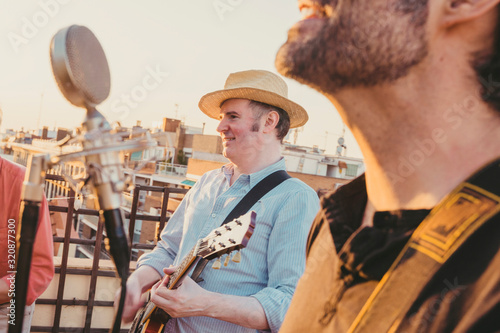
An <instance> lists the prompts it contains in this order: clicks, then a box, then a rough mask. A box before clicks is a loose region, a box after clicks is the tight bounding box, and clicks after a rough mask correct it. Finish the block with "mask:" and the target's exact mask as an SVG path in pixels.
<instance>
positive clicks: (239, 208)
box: [191, 170, 291, 282]
mask: <svg viewBox="0 0 500 333" xmlns="http://www.w3.org/2000/svg"><path fill="white" fill-rule="evenodd" d="M288 178H291V177H290V175H289V174H288V173H287V172H286V171H285V170H278V171H275V172H273V173H271V174H270V175H268V176H267V177H265V178H264V179H262V180H261V181H260V182H258V183H257V185H255V186H254V187H253V188H252V189H251V190H250V191H249V192H248V193H247V194H246V195H245V196H244V197H243V198H242V199H241V200H240V202H238V204H237V205H236V207H234V208H233V210H232V211H231V212H230V213H229V215H228V216H227V217H226V219H225V220H224V222H222V224H221V225H224V224H226V223H228V222H230V221H232V220H234V219H235V218H238V217H240V216H241V215H243V214H245V213H246V212H248V210H249V209H250V208H252V206H253V205H254V204H255V203H256V202H257V201H258V200H259V199H260V198H262V197H263V196H264V195H266V193H268V192H269V191H271V190H272V189H273V188H275V187H276V186H278V185H279V184H281V183H282V182H283V181H285V180H287V179H288ZM208 262H209V260H206V259H200V261H199V262H198V264H197V265H196V267H195V269H194V271H193V274H191V278H192V279H193V280H194V281H195V282H201V281H203V279H202V278H200V277H199V276H200V274H201V272H202V271H203V269H204V268H205V266H206V265H207V263H208Z"/></svg>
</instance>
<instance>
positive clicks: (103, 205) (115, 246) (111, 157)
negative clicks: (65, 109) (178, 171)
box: [50, 25, 130, 332]
mask: <svg viewBox="0 0 500 333" xmlns="http://www.w3.org/2000/svg"><path fill="white" fill-rule="evenodd" d="M50 59H51V64H52V70H53V73H54V77H55V79H56V81H57V85H58V86H59V89H60V90H61V92H62V94H63V95H64V97H65V98H66V99H67V100H68V101H69V102H71V103H72V104H73V105H75V106H78V107H82V108H85V109H86V110H87V115H86V117H85V119H84V121H83V123H82V129H83V140H82V145H83V152H82V153H80V156H83V157H84V158H85V164H86V166H87V171H88V173H89V175H90V179H91V184H92V185H93V186H92V187H93V190H94V194H95V197H96V199H97V203H98V207H99V209H100V211H101V214H102V217H103V219H104V223H105V227H106V236H107V239H106V249H107V250H108V251H109V253H110V254H111V257H112V259H113V261H114V264H115V266H116V270H117V273H118V275H119V276H120V278H121V280H122V291H121V298H120V303H119V306H118V311H117V313H116V317H115V322H114V325H113V328H112V329H111V330H110V331H111V332H119V330H120V322H121V315H122V311H123V304H124V300H125V295H126V280H127V278H128V275H129V264H130V258H129V253H130V252H129V240H128V236H127V233H126V232H125V230H124V223H123V221H124V215H123V212H122V210H121V209H120V205H121V200H122V191H123V190H124V189H125V188H126V185H125V180H124V175H123V171H122V167H121V166H122V163H123V161H122V158H121V155H120V152H119V151H120V150H122V149H121V145H122V143H121V137H120V136H119V135H117V134H114V133H113V131H112V129H111V126H110V125H109V123H108V122H107V120H106V119H105V117H104V116H103V115H102V114H101V113H100V112H99V111H97V109H96V106H97V105H98V104H100V103H101V102H103V101H104V100H105V99H106V98H107V97H108V95H109V91H110V72H109V67H108V63H107V60H106V55H105V53H104V50H103V49H102V47H101V45H100V43H99V41H98V40H97V38H96V37H95V35H94V34H93V33H92V31H90V30H89V29H88V28H86V27H84V26H78V25H72V26H70V27H67V28H64V29H62V30H60V31H58V32H57V33H56V35H55V36H54V37H53V39H52V42H51V46H50ZM73 155H75V154H73Z"/></svg>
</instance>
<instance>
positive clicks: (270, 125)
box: [264, 111, 280, 133]
mask: <svg viewBox="0 0 500 333" xmlns="http://www.w3.org/2000/svg"><path fill="white" fill-rule="evenodd" d="M265 118H266V122H265V124H264V133H269V132H271V131H274V129H275V128H276V126H278V122H279V121H280V115H279V114H278V112H276V111H270V112H269V113H268V114H267V115H266V117H265Z"/></svg>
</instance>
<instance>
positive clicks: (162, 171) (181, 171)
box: [155, 162, 187, 176]
mask: <svg viewBox="0 0 500 333" xmlns="http://www.w3.org/2000/svg"><path fill="white" fill-rule="evenodd" d="M155 173H157V174H159V175H169V176H186V173H187V166H185V165H182V164H173V163H166V162H157V163H156V169H155Z"/></svg>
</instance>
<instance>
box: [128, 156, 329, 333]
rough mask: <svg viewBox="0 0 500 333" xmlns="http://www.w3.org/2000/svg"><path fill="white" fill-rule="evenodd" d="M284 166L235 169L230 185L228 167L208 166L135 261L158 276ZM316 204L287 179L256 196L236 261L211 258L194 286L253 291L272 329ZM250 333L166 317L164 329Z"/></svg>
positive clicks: (304, 188) (297, 271) (301, 264)
mask: <svg viewBox="0 0 500 333" xmlns="http://www.w3.org/2000/svg"><path fill="white" fill-rule="evenodd" d="M284 169H285V161H284V159H283V158H282V159H280V160H279V161H278V162H276V163H274V164H273V165H271V166H269V167H267V168H265V169H263V170H261V171H259V172H256V173H253V174H251V175H245V174H242V175H240V176H239V177H238V179H237V180H236V181H235V182H234V184H233V185H232V186H230V185H229V184H230V179H231V176H232V175H233V171H234V169H233V165H232V164H227V165H225V166H223V167H222V168H221V169H218V170H213V171H210V172H207V173H206V174H204V175H203V176H202V178H201V179H200V180H199V181H198V182H197V183H196V184H195V186H193V188H192V189H191V190H190V191H189V192H188V193H187V194H186V196H185V198H184V199H183V200H182V202H181V204H180V205H179V207H178V208H177V209H176V211H175V213H174V214H173V215H172V217H171V218H170V220H169V222H168V223H167V225H166V226H165V229H164V230H163V231H162V234H161V240H160V241H159V242H158V245H157V246H156V248H155V249H154V250H153V251H152V252H151V253H148V254H145V255H143V256H142V257H141V258H140V259H139V262H138V266H141V265H149V266H151V267H153V268H155V269H156V270H157V271H158V272H159V273H160V274H161V275H162V276H163V275H164V273H163V268H164V267H168V266H169V265H177V264H179V263H180V262H181V261H182V259H183V258H184V256H186V255H187V254H188V253H189V251H190V250H191V248H192V247H193V246H194V245H195V244H196V242H197V241H198V240H199V239H200V238H203V237H205V236H206V235H207V234H208V233H209V232H210V231H212V230H213V229H215V228H217V227H219V226H220V225H221V224H222V222H223V221H224V219H225V218H226V216H227V215H229V213H230V212H231V211H232V209H233V208H234V207H235V206H236V205H237V204H238V202H239V201H240V200H241V199H242V198H243V197H244V196H245V195H246V194H247V193H248V191H250V189H251V188H252V187H254V186H255V185H256V184H257V183H258V182H259V181H260V180H262V179H264V178H265V177H266V176H268V175H269V174H271V173H273V172H274V171H277V170H284ZM318 209H319V199H318V196H317V195H316V193H315V192H314V190H313V189H312V188H311V187H309V186H308V185H306V184H305V183H303V182H302V181H300V180H298V179H295V178H291V179H288V180H286V181H284V182H282V183H281V184H280V185H278V186H277V187H275V188H274V189H273V190H271V191H270V192H268V193H267V194H266V195H265V196H264V197H262V198H261V199H260V200H259V201H258V202H257V203H256V204H255V205H254V206H253V207H252V208H251V210H254V211H255V212H256V213H257V220H256V227H255V231H254V233H253V235H252V237H251V238H250V240H249V242H248V244H247V247H246V248H244V249H242V250H241V263H238V264H237V263H234V262H232V261H230V263H229V264H228V266H227V267H224V266H222V268H221V269H220V270H214V269H211V268H210V267H211V264H212V263H211V262H210V263H208V265H207V267H206V268H205V270H204V271H203V273H202V274H201V277H202V278H203V280H204V281H202V282H200V286H201V287H203V288H205V289H207V290H210V291H214V292H219V293H222V294H231V295H238V296H251V297H255V298H256V299H257V300H258V301H259V302H260V303H261V305H262V307H263V308H264V311H265V313H266V317H267V321H268V323H269V326H270V328H271V331H272V332H277V331H278V330H279V328H280V326H281V324H282V322H283V319H284V317H285V313H286V311H287V310H288V307H289V305H290V301H291V299H292V295H293V293H294V291H295V286H296V284H297V281H298V279H299V278H300V276H301V275H302V273H303V271H304V268H305V249H306V242H307V235H308V233H309V229H310V226H311V224H312V222H313V220H314V217H315V216H316V213H317V212H318ZM171 329H172V331H173V332H217V333H221V332H224V333H225V332H255V330H252V329H249V328H245V327H242V326H238V325H235V324H231V323H228V322H224V321H221V320H217V319H213V318H209V317H187V318H177V319H172V320H170V321H169V323H168V324H167V326H166V330H165V331H170V330H171Z"/></svg>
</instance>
